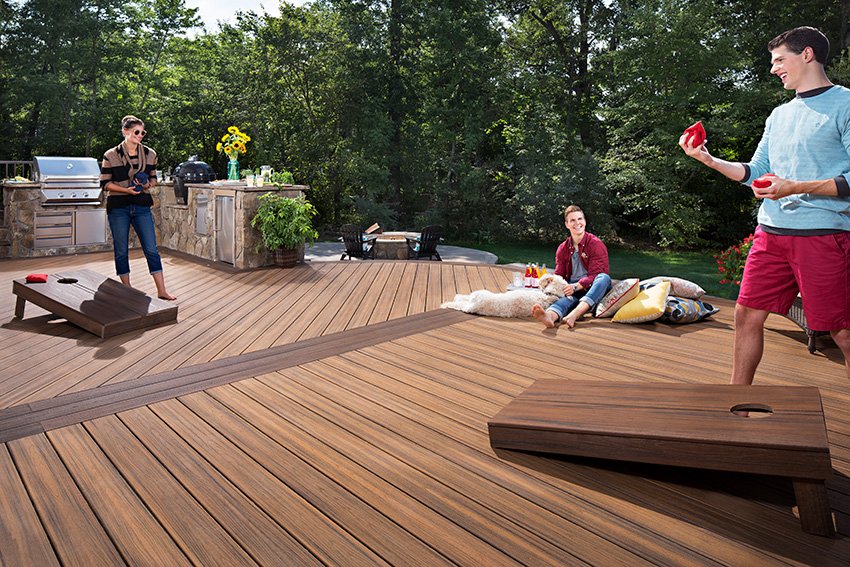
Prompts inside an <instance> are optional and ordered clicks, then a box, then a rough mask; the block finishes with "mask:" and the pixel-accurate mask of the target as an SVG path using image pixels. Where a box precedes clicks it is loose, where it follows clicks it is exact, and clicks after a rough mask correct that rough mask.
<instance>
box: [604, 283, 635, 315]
mask: <svg viewBox="0 0 850 567" xmlns="http://www.w3.org/2000/svg"><path fill="white" fill-rule="evenodd" d="M639 283H640V280H638V279H637V278H630V279H627V280H622V281H619V282H617V283H616V284H614V287H612V288H611V291H609V292H608V293H606V294H605V297H603V298H602V300H601V301H600V302H599V303H597V304H596V312H595V313H596V316H597V317H613V316H614V314H615V313H616V312H617V311H618V310H619V309H620V307H622V306H623V305H625V304H626V303H628V302H629V301H631V300H632V299H634V298H635V297H637V294H638V293H640V287H639V285H638V284H639Z"/></svg>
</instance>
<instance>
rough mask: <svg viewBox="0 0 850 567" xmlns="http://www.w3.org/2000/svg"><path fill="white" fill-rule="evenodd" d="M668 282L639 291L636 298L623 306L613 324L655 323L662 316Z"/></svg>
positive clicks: (668, 290) (665, 303) (667, 292)
mask: <svg viewBox="0 0 850 567" xmlns="http://www.w3.org/2000/svg"><path fill="white" fill-rule="evenodd" d="M669 295H670V282H661V283H659V284H656V285H654V286H652V287H651V288H649V289H645V290H643V291H641V292H640V293H639V294H638V295H637V297H635V298H634V299H632V300H631V301H629V302H628V303H626V304H625V305H623V306H622V307H621V308H620V310H619V311H617V313H616V315H614V322H615V323H644V322H647V321H655V320H656V319H658V318H659V317H661V316H662V315H664V308H665V306H666V305H667V297H668V296H669Z"/></svg>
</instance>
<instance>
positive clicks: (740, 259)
mask: <svg viewBox="0 0 850 567" xmlns="http://www.w3.org/2000/svg"><path fill="white" fill-rule="evenodd" d="M752 246H753V235H752V234H751V235H749V236H748V237H746V238H745V239H744V240H742V241H741V242H740V243H738V244H733V245H732V246H730V247H729V248H727V249H726V250H724V251H723V252H721V253H720V254H715V255H714V259H715V260H717V271H718V272H720V275H721V279H720V283H722V284H732V285H741V278H743V277H744V264H745V263H746V261H747V254H749V253H750V248H752Z"/></svg>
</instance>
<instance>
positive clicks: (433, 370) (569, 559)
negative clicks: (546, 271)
mask: <svg viewBox="0 0 850 567" xmlns="http://www.w3.org/2000/svg"><path fill="white" fill-rule="evenodd" d="M163 257H164V262H165V266H166V279H167V282H168V284H169V289H170V290H171V291H172V292H173V293H175V294H176V295H178V301H179V302H180V316H179V320H178V322H177V323H176V324H175V325H172V326H169V327H162V328H157V329H151V330H146V331H140V332H134V333H128V334H126V335H121V336H119V337H113V338H111V339H105V340H104V339H98V338H96V337H92V336H91V335H90V334H89V333H86V332H85V331H82V330H80V329H77V328H75V327H73V326H71V325H69V324H67V323H63V322H56V321H50V320H49V319H50V318H49V317H48V315H47V313H46V312H43V310H42V312H39V311H38V310H37V308H33V310H32V312H29V309H30V307H29V306H28V318H27V319H26V320H24V321H17V320H14V318H13V314H14V300H13V296H12V295H11V293H10V291H11V281H12V279H15V278H20V277H22V276H23V275H26V274H27V273H30V272H36V271H39V272H40V271H61V270H69V269H91V270H95V271H99V272H101V273H106V274H109V273H111V272H112V270H113V267H112V257H111V254H90V255H85V256H80V257H51V258H44V259H26V260H12V261H2V262H0V286H2V285H6V286H7V290H9V293H8V296H6V297H2V298H0V317H5V319H2V320H0V340H2V341H3V344H4V349H3V350H2V351H0V363H3V362H5V366H4V368H9V369H10V370H9V372H8V373H4V374H3V375H0V440H4V439H9V440H8V441H6V442H4V443H2V445H3V446H2V448H0V513H2V517H3V522H2V524H0V549H2V552H3V560H4V561H7V562H9V563H11V564H38V565H42V564H44V565H49V564H86V565H88V564H115V563H124V562H128V563H148V564H153V563H156V564H181V563H187V562H191V563H195V564H216V563H218V564H230V565H250V564H276V563H280V562H281V558H286V563H287V564H293V565H317V564H320V563H325V564H342V563H344V564H350V565H374V564H382V563H386V564H405V565H406V564H411V565H438V564H462V565H483V564H494V565H495V564H498V565H507V564H512V563H516V564H534V565H547V564H551V565H563V564H569V565H582V564H587V565H600V564H605V565H614V564H624V565H625V564H628V565H640V564H675V565H711V564H723V565H729V564H738V565H740V564H746V565H777V564H792V565H793V564H817V565H842V564H846V557H847V556H850V539H848V538H847V536H848V534H850V384H848V382H847V380H846V377H845V374H844V367H843V362H842V360H841V358H840V356H838V353H837V349H835V348H834V347H830V346H829V342H828V340H825V341H824V344H825V345H826V347H825V349H824V351H822V352H818V353H817V354H816V355H814V356H812V355H809V354H808V353H807V351H806V349H805V343H804V335H803V334H802V333H801V332H800V331H799V329H798V328H797V327H796V326H795V325H794V324H793V323H791V322H789V321H787V320H785V319H784V318H781V317H774V316H771V317H770V318H768V322H767V331H766V333H765V357H764V361H763V363H762V365H761V366H760V368H759V373H758V375H757V379H756V383H757V384H773V385H811V386H817V387H818V388H819V389H820V391H821V396H822V399H823V407H824V415H825V417H826V423H827V431H828V435H829V441H830V450H831V454H832V466H833V470H834V474H833V478H831V479H830V480H829V481H828V482H827V488H828V491H829V496H830V504H831V505H832V508H833V512H834V514H835V516H836V519H837V522H838V532H839V537H838V538H836V539H832V540H830V539H825V538H821V537H817V536H812V535H810V534H806V533H804V532H802V530H801V529H800V527H799V521H798V520H797V518H795V517H794V515H793V513H792V512H791V506H792V505H793V503H794V495H793V491H792V489H791V485H790V482H786V481H784V480H783V479H779V478H775V477H763V476H758V475H742V474H732V473H708V472H706V471H698V470H691V469H681V468H674V467H661V466H651V465H636V464H623V463H617V462H613V461H600V460H593V459H583V458H558V457H552V456H545V455H537V454H526V453H520V452H509V451H498V452H497V451H494V450H493V449H492V448H491V447H490V445H489V438H488V435H487V420H488V419H489V418H490V417H491V416H492V415H494V414H495V413H496V412H498V411H499V410H500V409H501V408H502V407H504V405H506V404H507V403H508V402H509V401H510V400H512V399H513V397H514V396H516V395H518V394H519V393H520V392H522V391H523V390H524V389H525V388H526V387H527V386H528V385H530V384H531V383H532V382H533V381H534V380H535V379H536V378H538V377H556V378H562V379H573V380H588V379H593V380H605V381H618V382H622V381H630V382H646V383H656V382H662V383H663V382H672V383H683V384H687V383H706V384H708V383H713V384H723V383H725V382H726V381H727V379H728V374H729V370H730V365H731V347H732V311H733V304H732V303H731V302H728V301H725V300H716V301H715V300H712V302H713V303H716V304H717V305H718V306H719V307H720V308H721V311H720V313H718V314H717V315H716V316H715V317H713V318H712V319H711V320H710V321H706V322H703V323H700V324H696V325H684V326H672V325H666V324H661V323H653V324H647V325H620V324H614V323H612V322H611V321H610V320H592V319H585V320H582V321H581V322H579V324H578V325H577V326H576V328H575V329H574V330H568V329H557V330H555V331H545V330H543V328H542V327H541V326H540V325H538V324H537V323H536V322H535V321H533V320H531V319H526V320H520V319H496V318H486V317H474V316H469V315H465V314H462V313H458V312H454V311H444V310H439V309H436V308H437V307H438V306H439V304H440V303H441V302H443V301H445V300H447V299H451V298H453V296H454V294H456V293H468V292H470V291H474V290H476V289H482V288H488V289H491V290H492V291H500V290H502V289H504V286H505V285H506V284H507V283H508V282H509V279H510V276H511V271H512V270H510V269H508V268H504V267H500V266H481V265H469V264H451V263H447V262H424V261H423V262H420V261H416V262H383V261H376V262H354V261H351V262H328V263H315V264H310V265H306V266H300V267H297V268H295V269H292V270H277V269H270V270H257V271H254V272H235V271H233V270H226V269H215V268H214V267H211V266H208V265H206V264H205V263H196V262H192V261H191V260H188V259H187V258H185V257H182V256H180V257H178V256H171V255H169V254H168V252H167V251H164V254H163ZM131 266H132V269H133V274H134V277H133V281H134V284H136V285H138V286H139V288H140V289H142V290H144V291H146V292H147V293H152V292H154V291H155V290H154V289H153V285H152V282H151V281H150V278H149V277H148V276H147V274H146V269H145V265H144V258H143V256H142V255H141V254H140V253H138V252H137V251H134V253H133V254H132V259H131ZM5 345H9V346H8V348H7V347H6V346H5ZM4 408H5V409H4ZM11 511H14V513H11Z"/></svg>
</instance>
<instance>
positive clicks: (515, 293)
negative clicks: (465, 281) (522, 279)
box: [440, 274, 567, 317]
mask: <svg viewBox="0 0 850 567" xmlns="http://www.w3.org/2000/svg"><path fill="white" fill-rule="evenodd" d="M538 285H539V286H540V287H539V288H523V289H513V290H511V291H507V292H505V293H493V292H492V291H488V290H486V289H481V290H478V291H473V292H472V293H470V294H469V295H460V294H458V295H456V296H455V298H454V301H448V302H446V303H443V304H442V305H441V306H440V307H443V308H445V309H457V310H458V311H463V312H464V313H473V314H475V315H489V316H490V317H530V316H531V308H532V307H533V306H534V304H535V303H539V304H540V305H541V306H543V309H546V308H547V307H549V306H550V305H552V304H553V303H554V302H555V301H556V300H557V299H558V298H559V297H563V296H564V286H566V285H567V282H566V281H565V280H564V278H562V277H561V276H556V275H555V274H546V275H544V276H543V277H542V278H540V281H539V282H538Z"/></svg>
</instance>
